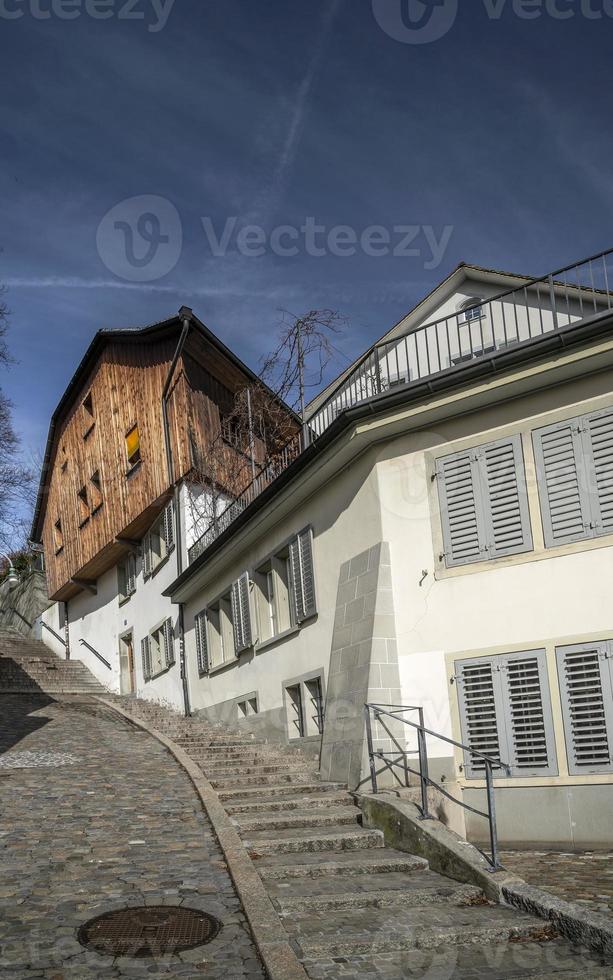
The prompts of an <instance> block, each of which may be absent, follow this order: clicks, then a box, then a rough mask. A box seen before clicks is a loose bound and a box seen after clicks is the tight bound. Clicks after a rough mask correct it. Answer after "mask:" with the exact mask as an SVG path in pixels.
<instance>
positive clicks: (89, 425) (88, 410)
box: [83, 391, 96, 439]
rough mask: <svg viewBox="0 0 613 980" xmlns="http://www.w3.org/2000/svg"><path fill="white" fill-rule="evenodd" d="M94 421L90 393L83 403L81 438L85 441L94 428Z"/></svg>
mask: <svg viewBox="0 0 613 980" xmlns="http://www.w3.org/2000/svg"><path fill="white" fill-rule="evenodd" d="M95 424H96V420H95V418H94V403H93V400H92V393H91V391H90V393H89V395H88V396H87V397H86V398H85V399H84V401H83V438H84V439H87V437H88V435H89V434H90V432H91V431H92V429H93V428H94V425H95Z"/></svg>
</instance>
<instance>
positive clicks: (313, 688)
mask: <svg viewBox="0 0 613 980" xmlns="http://www.w3.org/2000/svg"><path fill="white" fill-rule="evenodd" d="M304 686H305V688H306V693H307V696H308V711H309V713H308V719H307V720H308V723H309V725H310V727H311V729H315V730H316V731H317V733H318V734H319V735H323V733H324V698H323V691H322V686H321V677H314V678H313V679H312V680H310V681H305V685H304Z"/></svg>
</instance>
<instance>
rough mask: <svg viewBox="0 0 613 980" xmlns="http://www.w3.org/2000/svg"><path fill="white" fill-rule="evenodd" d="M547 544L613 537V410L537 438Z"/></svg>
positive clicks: (557, 427)
mask: <svg viewBox="0 0 613 980" xmlns="http://www.w3.org/2000/svg"><path fill="white" fill-rule="evenodd" d="M532 438H533V442H534V454H535V459H536V468H537V474H538V484H539V496H540V504H541V514H542V518H543V533H544V536H545V545H546V546H547V547H554V546H555V545H558V544H568V543H570V542H572V541H582V540H586V539H589V538H598V537H601V536H602V535H604V534H613V409H611V408H609V409H606V410H605V411H601V412H593V413H591V414H590V415H583V416H581V417H580V418H575V419H569V420H568V421H566V422H558V423H557V424H555V425H549V426H546V427H545V428H543V429H537V430H535V432H534V433H533V435H532Z"/></svg>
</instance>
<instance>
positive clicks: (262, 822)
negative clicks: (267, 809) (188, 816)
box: [233, 803, 362, 835]
mask: <svg viewBox="0 0 613 980" xmlns="http://www.w3.org/2000/svg"><path fill="white" fill-rule="evenodd" d="M361 821H362V814H361V813H360V811H359V810H358V808H357V807H356V806H355V804H354V803H352V804H351V805H350V806H347V807H335V808H334V809H330V810H323V811H322V812H317V811H314V810H297V811H293V812H291V813H285V814H278V813H273V814H270V813H262V814H256V815H252V814H247V815H246V814H239V815H238V816H237V817H235V818H233V822H234V823H235V824H236V826H237V827H238V831H239V833H240V834H241V835H244V834H251V833H255V832H256V831H260V830H261V831H264V830H267V831H274V830H290V829H291V828H293V827H334V826H347V825H350V824H359V825H361Z"/></svg>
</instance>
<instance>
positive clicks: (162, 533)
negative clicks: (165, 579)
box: [143, 501, 175, 578]
mask: <svg viewBox="0 0 613 980" xmlns="http://www.w3.org/2000/svg"><path fill="white" fill-rule="evenodd" d="M174 514H175V510H174V503H173V502H172V501H171V502H170V503H169V504H168V505H167V506H166V507H165V508H164V510H163V511H162V513H161V515H160V516H159V517H158V519H157V520H156V522H155V524H154V525H153V526H152V528H151V530H150V531H149V533H148V534H147V536H146V537H145V543H144V549H143V563H144V567H143V572H144V575H145V578H148V577H149V576H150V575H153V573H154V572H155V570H156V569H157V568H158V566H159V565H161V564H162V562H164V561H166V559H167V558H168V556H169V554H170V552H171V551H172V550H173V548H174V546H175V532H174Z"/></svg>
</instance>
